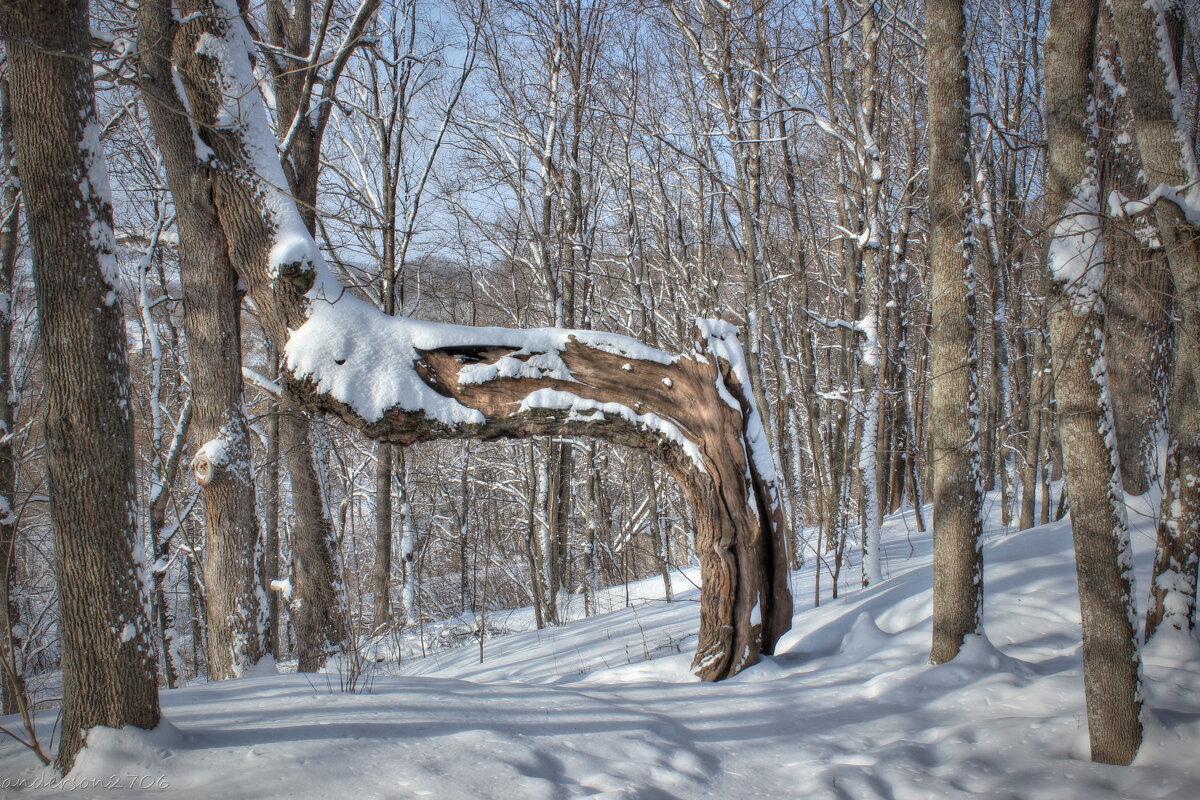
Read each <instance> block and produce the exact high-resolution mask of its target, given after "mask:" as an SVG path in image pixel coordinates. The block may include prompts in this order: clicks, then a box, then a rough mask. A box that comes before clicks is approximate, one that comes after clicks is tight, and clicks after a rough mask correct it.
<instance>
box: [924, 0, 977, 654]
mask: <svg viewBox="0 0 1200 800" xmlns="http://www.w3.org/2000/svg"><path fill="white" fill-rule="evenodd" d="M925 19H926V42H927V47H928V56H927V58H928V64H927V74H928V81H929V224H930V232H929V234H930V235H929V271H930V278H931V281H930V283H931V286H930V294H931V295H932V297H931V303H932V310H933V332H932V338H931V340H930V345H929V361H930V369H931V370H932V378H931V383H932V386H933V399H932V403H931V406H930V410H929V414H930V419H931V421H932V431H931V433H930V448H931V450H932V457H933V542H934V544H933V547H934V554H933V646H932V648H931V650H930V654H929V660H930V661H932V662H933V663H935V664H940V663H942V662H945V661H949V660H951V659H953V658H954V657H955V656H956V655H958V652H959V649H960V648H961V647H962V645H963V641H964V639H965V638H966V637H967V636H968V635H971V634H975V633H979V632H980V629H981V624H982V614H983V553H982V546H983V543H982V541H981V536H982V533H983V530H982V529H983V520H982V514H981V504H982V498H981V496H980V494H981V491H982V476H981V474H980V471H981V470H980V464H979V441H978V436H979V386H978V378H977V374H976V365H977V359H978V355H977V341H976V331H975V289H976V284H975V267H974V263H973V261H972V254H971V250H970V244H969V227H968V226H969V215H970V206H969V198H970V197H971V170H970V164H969V161H968V159H967V152H968V149H967V147H968V140H969V137H970V130H971V129H970V125H969V120H968V116H967V111H968V109H969V108H970V84H969V80H968V72H967V54H966V48H965V39H964V29H965V20H964V11H963V4H962V2H961V0H931V2H929V3H927V4H926V8H925Z"/></svg>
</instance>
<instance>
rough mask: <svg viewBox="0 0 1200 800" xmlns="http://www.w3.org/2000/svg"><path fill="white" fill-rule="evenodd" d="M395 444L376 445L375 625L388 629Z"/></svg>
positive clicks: (372, 585) (389, 620)
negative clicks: (393, 455) (393, 454)
mask: <svg viewBox="0 0 1200 800" xmlns="http://www.w3.org/2000/svg"><path fill="white" fill-rule="evenodd" d="M391 579H392V446H391V445H390V444H388V443H387V442H379V443H378V444H376V445H375V570H374V572H373V574H372V576H371V587H372V592H373V595H374V600H375V608H374V615H373V617H372V619H373V626H374V629H375V631H376V632H380V631H384V630H386V629H387V627H388V625H389V624H391V621H392V598H391Z"/></svg>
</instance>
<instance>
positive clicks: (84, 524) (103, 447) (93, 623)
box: [0, 2, 159, 773]
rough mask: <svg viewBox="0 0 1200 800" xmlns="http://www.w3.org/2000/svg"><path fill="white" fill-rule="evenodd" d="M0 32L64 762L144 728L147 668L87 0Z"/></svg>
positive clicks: (45, 7)
mask: <svg viewBox="0 0 1200 800" xmlns="http://www.w3.org/2000/svg"><path fill="white" fill-rule="evenodd" d="M0 34H2V35H3V37H4V39H5V52H6V56H7V64H6V66H7V68H8V75H9V79H10V82H11V84H10V85H11V92H12V94H11V108H12V119H13V141H14V145H15V147H14V150H15V154H16V157H17V161H18V163H19V164H20V177H21V189H22V193H23V195H24V202H25V204H26V210H27V217H26V218H27V220H28V223H29V234H30V243H31V245H32V255H33V265H34V283H35V290H36V295H37V307H38V324H39V327H40V334H41V345H42V347H43V357H44V359H45V392H46V400H45V414H46V416H45V440H46V471H47V473H48V478H49V495H50V512H51V518H52V527H53V531H54V550H55V572H56V575H57V578H58V599H59V608H60V618H59V623H58V633H59V640H60V643H61V647H62V697H63V701H62V727H61V739H60V742H59V752H58V758H57V766H58V768H59V769H60V770H61V771H62V772H64V773H65V772H67V771H68V770H70V768H71V766H72V764H73V763H74V761H75V756H76V754H77V753H78V751H79V748H80V747H81V746H82V745H83V743H84V741H85V738H86V736H87V732H88V730H89V729H92V728H95V727H97V726H108V727H113V728H120V727H123V726H125V725H136V726H138V727H142V728H153V727H155V726H156V725H157V724H158V722H159V704H158V677H157V670H156V668H155V663H154V644H153V629H152V627H151V624H150V615H149V610H148V604H149V603H148V600H149V597H148V595H147V591H146V583H147V575H146V563H145V554H144V551H143V548H142V545H141V542H140V539H139V536H138V528H137V494H136V489H135V485H134V474H135V473H134V441H133V417H132V407H131V402H130V393H129V370H128V366H127V362H126V336H125V326H124V322H123V320H122V318H121V309H120V305H119V303H118V296H117V287H118V285H119V274H118V270H117V262H116V256H115V249H116V245H115V242H114V240H113V233H112V199H111V196H110V192H109V183H108V175H107V171H106V169H105V164H104V152H103V149H102V147H101V144H100V124H99V121H98V119H97V117H96V109H95V103H94V100H93V96H92V61H91V38H90V35H89V32H88V17H87V5H86V3H79V2H42V3H21V4H11V3H9V4H5V5H3V6H0Z"/></svg>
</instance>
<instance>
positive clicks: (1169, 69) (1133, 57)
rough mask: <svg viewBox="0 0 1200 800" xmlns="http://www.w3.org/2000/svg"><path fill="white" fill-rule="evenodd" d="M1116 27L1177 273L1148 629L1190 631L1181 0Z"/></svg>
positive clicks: (1199, 452) (1194, 555) (1191, 163)
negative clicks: (1166, 625) (1179, 197)
mask: <svg viewBox="0 0 1200 800" xmlns="http://www.w3.org/2000/svg"><path fill="white" fill-rule="evenodd" d="M1112 8H1113V27H1114V29H1115V31H1116V34H1117V41H1118V43H1119V46H1120V50H1121V61H1122V63H1123V65H1124V67H1125V78H1126V81H1127V83H1128V88H1129V94H1128V97H1129V102H1130V106H1131V108H1132V110H1133V129H1134V139H1135V141H1136V142H1137V150H1138V153H1139V155H1140V156H1141V161H1142V170H1143V173H1144V174H1145V179H1146V185H1147V186H1149V187H1152V188H1153V189H1161V188H1165V189H1166V191H1165V192H1161V193H1162V194H1164V195H1165V196H1164V197H1162V198H1161V199H1159V200H1158V201H1157V202H1155V203H1154V219H1155V222H1156V223H1157V224H1158V231H1159V237H1160V239H1161V240H1162V243H1163V247H1164V249H1165V250H1166V254H1167V262H1168V264H1169V265H1170V268H1171V278H1172V280H1173V281H1174V296H1173V298H1172V299H1173V302H1174V305H1175V309H1176V316H1177V319H1178V320H1179V325H1178V327H1177V329H1176V335H1175V337H1174V338H1175V356H1174V364H1173V366H1172V370H1171V381H1170V387H1171V388H1170V392H1169V395H1168V399H1167V420H1168V423H1167V434H1168V441H1169V445H1168V459H1167V472H1166V475H1165V476H1164V477H1165V484H1166V489H1167V491H1166V492H1165V493H1164V495H1163V505H1162V513H1161V515H1160V518H1161V522H1160V524H1159V526H1158V551H1157V553H1156V554H1155V566H1154V572H1153V578H1152V584H1151V603H1150V609H1149V611H1148V612H1147V614H1146V636H1147V638H1149V637H1150V636H1152V635H1153V634H1154V632H1155V630H1156V629H1157V628H1158V627H1159V626H1160V625H1161V624H1162V623H1163V622H1164V621H1165V620H1167V619H1169V620H1170V625H1171V627H1175V628H1181V629H1183V630H1191V628H1192V626H1193V625H1194V624H1195V616H1196V590H1197V583H1198V581H1197V570H1198V569H1200V339H1198V338H1197V336H1196V331H1200V228H1198V227H1197V226H1196V225H1195V224H1193V223H1192V222H1191V221H1189V220H1188V219H1187V216H1186V215H1185V214H1184V210H1183V208H1182V207H1181V206H1180V205H1179V203H1178V202H1176V201H1175V200H1173V199H1172V194H1173V193H1175V192H1187V193H1189V195H1190V198H1191V199H1192V202H1193V203H1194V202H1195V201H1196V200H1195V198H1197V197H1198V196H1200V189H1198V188H1197V181H1200V169H1198V168H1197V166H1196V153H1195V151H1194V150H1193V148H1192V145H1191V138H1190V136H1189V134H1188V133H1187V131H1186V128H1185V127H1184V124H1183V120H1182V119H1177V117H1176V114H1177V113H1180V112H1177V111H1176V104H1177V103H1179V102H1180V98H1178V97H1177V96H1176V92H1178V91H1179V88H1178V87H1179V85H1180V83H1179V72H1180V70H1179V64H1180V61H1181V59H1182V57H1183V51H1182V48H1181V46H1180V34H1181V32H1182V27H1183V24H1184V16H1183V4H1182V3H1178V2H1163V3H1158V4H1146V5H1143V4H1142V3H1140V2H1134V1H1133V0H1114V2H1113V4H1112Z"/></svg>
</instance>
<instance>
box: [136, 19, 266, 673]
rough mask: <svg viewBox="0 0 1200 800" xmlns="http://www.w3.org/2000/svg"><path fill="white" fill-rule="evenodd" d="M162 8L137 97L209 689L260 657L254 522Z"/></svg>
mask: <svg viewBox="0 0 1200 800" xmlns="http://www.w3.org/2000/svg"><path fill="white" fill-rule="evenodd" d="M171 14H172V12H171V5H170V3H169V2H166V0H155V1H154V2H147V3H143V4H142V5H141V7H140V9H139V13H138V22H139V39H140V53H141V62H140V64H141V77H142V80H141V85H142V91H143V92H144V94H145V96H146V97H147V99H148V100H149V102H148V103H147V111H148V112H149V116H150V119H151V123H152V125H153V127H154V133H155V139H156V141H157V144H158V147H159V151H160V152H161V153H162V156H163V165H164V167H165V170H166V174H167V181H168V183H169V185H170V187H171V194H172V198H173V200H174V203H175V211H176V227H177V229H178V231H179V262H180V280H181V283H182V285H183V306H184V319H183V326H184V332H185V335H186V337H187V342H188V377H189V378H190V379H191V384H192V398H193V402H194V407H195V408H194V417H195V419H194V421H193V424H192V427H191V434H192V442H193V444H194V445H195V447H196V456H195V459H194V460H193V462H192V470H193V474H194V475H195V478H196V482H197V483H198V484H199V485H200V492H201V496H202V497H203V500H204V512H205V513H204V528H205V546H204V584H205V589H206V593H207V607H206V611H207V615H206V617H205V620H206V622H207V624H208V635H207V637H206V643H207V648H208V650H207V656H208V659H207V660H208V675H209V678H210V679H211V680H224V679H227V678H236V677H237V676H238V675H241V674H243V673H244V672H245V671H246V670H247V669H248V668H250V667H251V666H253V665H254V664H255V663H257V662H258V660H259V659H260V658H262V656H263V654H264V652H266V645H265V641H264V639H265V630H264V620H263V615H264V608H263V605H264V604H265V602H266V598H265V593H264V592H263V590H262V579H261V566H262V564H261V555H259V550H258V545H259V531H258V518H257V515H256V507H255V490H254V480H253V476H252V473H251V464H250V440H249V426H248V424H247V421H246V412H245V402H244V400H245V398H244V396H243V377H242V352H241V347H242V341H241V293H240V291H239V288H238V276H237V273H236V272H234V270H233V267H232V265H231V264H230V261H229V255H228V251H229V248H228V245H227V243H226V241H225V236H224V232H223V231H222V229H221V227H220V225H219V224H218V222H217V212H216V208H215V207H214V206H213V201H212V196H211V186H210V183H209V179H208V172H207V169H206V167H205V165H204V164H202V163H201V161H200V154H198V153H197V152H196V145H195V143H194V138H193V133H192V128H191V124H190V123H189V120H188V116H187V111H186V107H185V106H184V104H183V102H182V100H181V99H180V98H179V97H178V95H177V93H176V90H175V82H174V78H173V76H172V74H171V62H170V56H171V53H170V48H171V42H172V39H173V38H174V35H175V31H176V29H177V27H178V26H177V23H176V22H175V21H174V19H173V18H172V15H171Z"/></svg>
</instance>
